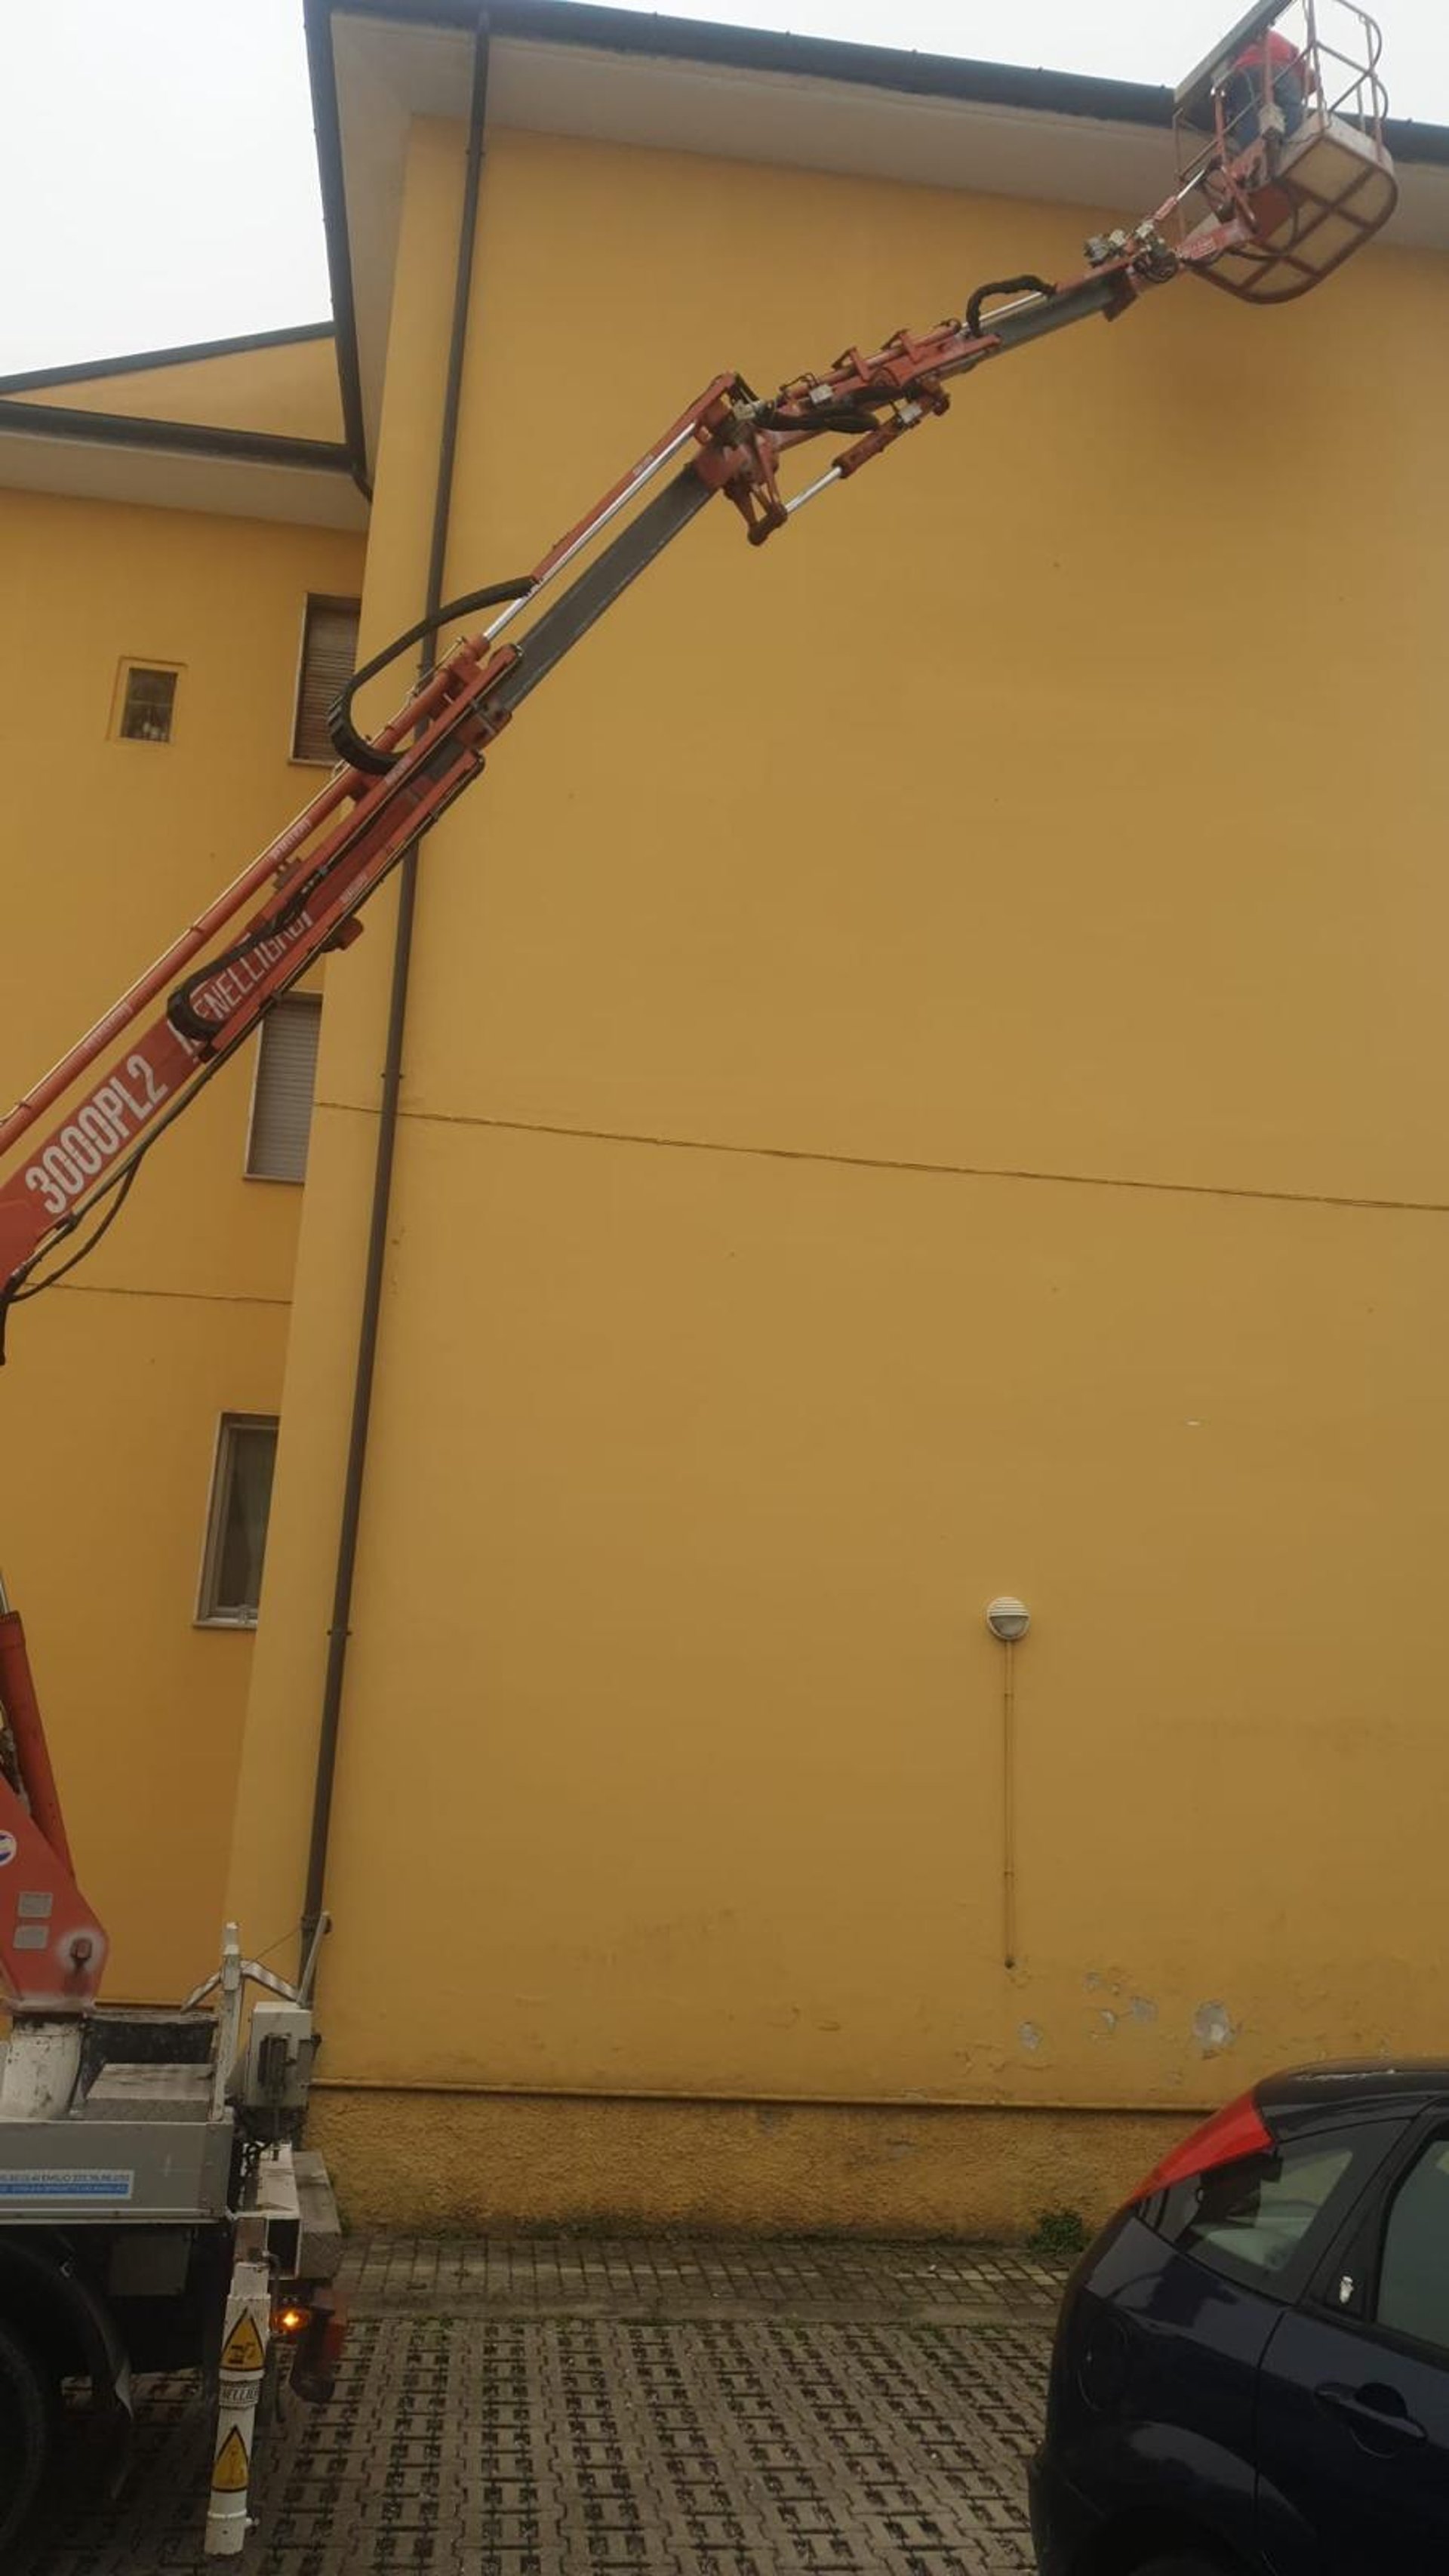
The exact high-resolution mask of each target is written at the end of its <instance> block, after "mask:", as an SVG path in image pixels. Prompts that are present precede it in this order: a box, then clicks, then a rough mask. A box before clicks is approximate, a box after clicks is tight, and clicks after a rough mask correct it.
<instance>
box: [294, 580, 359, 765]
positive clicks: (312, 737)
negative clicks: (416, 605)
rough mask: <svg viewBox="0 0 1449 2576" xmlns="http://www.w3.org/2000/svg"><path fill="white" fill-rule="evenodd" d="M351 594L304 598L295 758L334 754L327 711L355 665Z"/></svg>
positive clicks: (324, 757) (329, 760)
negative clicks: (346, 595) (305, 600)
mask: <svg viewBox="0 0 1449 2576" xmlns="http://www.w3.org/2000/svg"><path fill="white" fill-rule="evenodd" d="M360 606H361V602H360V601H358V600H355V599H309V600H308V602H307V619H306V624H305V625H304V627H303V629H302V667H301V671H300V673H299V675H298V680H297V721H296V724H295V726H294V728H293V732H292V758H293V759H294V760H325V761H326V762H327V764H328V767H329V768H330V767H331V765H332V763H333V761H334V760H335V759H336V757H337V754H336V752H335V751H334V750H333V748H332V736H331V735H330V733H329V732H328V730H327V710H328V708H329V707H330V706H331V704H332V701H333V699H334V698H335V697H336V696H337V693H338V691H339V689H341V688H342V687H343V685H344V683H345V682H346V681H348V680H350V679H351V677H352V674H353V671H354V670H355V669H356V667H357V618H358V611H359V608H360Z"/></svg>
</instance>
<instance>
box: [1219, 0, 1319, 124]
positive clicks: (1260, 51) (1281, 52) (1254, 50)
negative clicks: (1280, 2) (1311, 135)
mask: <svg viewBox="0 0 1449 2576" xmlns="http://www.w3.org/2000/svg"><path fill="white" fill-rule="evenodd" d="M1312 79H1313V74H1312V70H1311V68H1310V65H1309V63H1308V60H1307V57H1306V56H1305V55H1304V54H1301V53H1300V52H1299V50H1298V47H1297V46H1296V45H1295V44H1293V43H1292V42H1291V40H1290V39H1289V38H1288V37H1287V36H1283V35H1280V34H1279V32H1278V30H1277V28H1276V27H1270V28H1268V30H1267V31H1266V33H1265V34H1263V35H1261V36H1255V37H1254V38H1253V40H1252V43H1251V44H1247V45H1244V47H1243V50H1242V52H1241V53H1240V54H1239V55H1238V56H1237V57H1236V59H1235V61H1234V63H1233V67H1232V70H1231V71H1230V72H1229V74H1228V79H1227V85H1226V88H1225V90H1224V92H1223V108H1224V114H1225V117H1226V121H1227V129H1228V138H1229V141H1230V143H1231V145H1232V148H1233V151H1234V152H1235V153H1236V152H1246V150H1247V148H1248V145H1249V144H1250V143H1256V142H1257V141H1258V139H1259V137H1260V136H1261V135H1262V134H1264V133H1265V132H1268V133H1274V132H1277V131H1278V130H1279V129H1278V127H1277V125H1276V123H1269V122H1267V121H1266V120H1265V116H1264V110H1265V109H1267V108H1276V109H1277V111H1278V114H1279V115H1280V116H1281V117H1282V120H1283V123H1282V129H1281V131H1282V134H1283V138H1284V140H1285V141H1286V139H1287V137H1288V136H1289V135H1291V134H1296V133H1297V131H1298V129H1299V127H1300V126H1301V124H1302V123H1303V117H1304V112H1305V110H1306V108H1307V105H1308V94H1309V89H1310V87H1311V84H1312Z"/></svg>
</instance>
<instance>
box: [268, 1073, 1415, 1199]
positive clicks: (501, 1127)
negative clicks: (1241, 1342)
mask: <svg viewBox="0 0 1449 2576" xmlns="http://www.w3.org/2000/svg"><path fill="white" fill-rule="evenodd" d="M316 1106H317V1107H318V1108H319V1109H336V1110H341V1111H343V1112H346V1113H349V1114H350V1115H352V1116H354V1117H359V1118H372V1117H375V1116H376V1115H377V1112H376V1111H375V1110H374V1109H370V1108H367V1107H364V1106H363V1105H362V1104H361V1103H360V1102H358V1101H355V1100H319V1101H318V1102H317V1104H316ZM401 1115H402V1116H403V1117H404V1118H409V1119H412V1120H414V1121H416V1123H417V1124H418V1125H419V1126H424V1127H427V1126H432V1127H484V1128H489V1129H492V1130H494V1131H495V1132H498V1133H502V1134H504V1135H515V1136H564V1137H571V1138H572V1139H574V1141H575V1142H577V1143H579V1144H585V1145H648V1146H654V1147H656V1148H657V1149H658V1150H660V1151H662V1152H666V1153H676V1154H734V1155H739V1156H742V1157H743V1158H744V1159H746V1160H751V1159H754V1160H760V1161H765V1162H779V1163H818V1164H822V1165H826V1166H834V1167H838V1168H839V1169H842V1170H845V1171H860V1172H916V1173H920V1174H923V1175H925V1176H927V1177H931V1178H936V1179H941V1180H961V1181H1033V1182H1036V1183H1038V1184H1040V1185H1041V1186H1043V1187H1045V1188H1055V1189H1075V1190H1137V1191H1141V1192H1143V1193H1144V1194H1145V1195H1147V1196H1148V1197H1155V1198H1164V1197H1165V1198H1196V1199H1243V1200H1249V1201H1253V1200H1258V1201H1262V1202H1263V1203H1265V1204H1266V1205H1268V1206H1270V1207H1271V1206H1276V1207H1323V1208H1346V1209H1354V1210H1358V1211H1361V1212H1363V1213H1365V1214H1381V1215H1386V1216H1449V1200H1445V1199H1390V1198H1367V1197H1356V1196H1354V1195H1353V1194H1352V1193H1351V1192H1348V1191H1332V1190H1270V1189H1254V1188H1252V1187H1251V1186H1249V1185H1246V1184H1238V1183H1233V1182H1227V1181H1148V1180H1134V1179H1132V1178H1131V1177H1130V1176H1128V1175H1125V1174H1123V1173H1118V1172H1051V1171H1032V1170H1029V1169H1026V1168H1024V1167H1019V1166H1017V1165H1014V1164H1009V1163H1004V1164H996V1163H943V1162H929V1161H925V1160H922V1159H918V1158H916V1157H912V1156H909V1155H896V1154H832V1153H827V1152H826V1151H825V1150H824V1149H823V1148H822V1147H819V1146H812V1145H740V1144H734V1143H732V1142H730V1141H728V1140H727V1139H724V1138H720V1137H714V1136H650V1135H644V1134H640V1133H638V1132H636V1131H635V1130H632V1129H629V1128H622V1127H569V1126H565V1125H561V1124H557V1123H555V1122H553V1121H550V1120H548V1119H541V1118H487V1117H470V1116H467V1115H466V1114H464V1113H462V1112H460V1111H457V1110H439V1109H404V1110H403V1111H402V1112H401Z"/></svg>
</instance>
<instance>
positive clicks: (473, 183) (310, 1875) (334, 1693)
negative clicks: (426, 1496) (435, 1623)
mask: <svg viewBox="0 0 1449 2576" xmlns="http://www.w3.org/2000/svg"><path fill="white" fill-rule="evenodd" d="M487 106H488V19H487V15H486V13H480V16H479V19H478V24H477V29H476V32H475V35H474V40H473V93H472V99H471V102H470V106H469V115H468V161H467V169H466V173H465V176H464V180H463V211H462V216H461V218H460V222H459V227H458V265H457V274H456V277H455V280H454V286H453V328H452V337H451V340H450V342H449V345H448V372H447V378H446V382H445V385H444V390H443V422H442V435H441V438H440V441H439V447H438V479H437V485H436V488H435V491H434V497H433V535H432V546H431V551H430V553H429V558H428V587H427V602H426V608H427V614H428V615H429V616H430V617H431V616H435V615H436V613H437V611H438V608H439V606H440V604H441V601H442V596H443V569H444V564H445V560H446V556H447V551H448V521H449V518H450V515H451V509H452V499H453V467H454V461H455V458H456V456H457V451H458V414H459V398H460V394H461V391H462V383H463V357H464V351H465V348H466V344H467V337H468V299H469V295H470V292H471V288H472V283H473V244H474V237H475V234H476V232H477V228H478V194H479V188H480V184H481V181H482V176H483V124H484V118H485V115H486V112H487ZM437 658H438V657H437V649H436V642H435V639H433V638H431V637H430V638H429V641H428V643H427V644H426V645H425V647H424V650H423V652H422V655H421V656H420V659H419V665H418V677H419V679H420V680H424V679H426V678H427V676H428V673H429V672H430V671H431V670H432V668H433V666H434V664H435V662H436V661H437ZM423 837H424V836H423V835H422V834H419V836H418V839H417V840H416V841H414V842H413V844H412V846H411V848H410V849H409V850H408V851H407V852H406V853H405V855H404V857H403V860H402V864H401V869H400V879H401V893H400V897H399V901H398V916H397V934H396V937H395V940H394V943H393V952H392V992H391V996H390V999H389V1003H388V1016H387V1044H386V1049H385V1052H384V1056H383V1068H382V1103H381V1111H380V1115H379V1119H378V1129H377V1160H376V1163H375V1165H374V1168H373V1179H372V1216H371V1222H370V1225H369V1229H368V1237H367V1260H366V1266H365V1268H364V1272H363V1287H362V1320H361V1324H360V1326H359V1330H358V1336H357V1374H356V1376H355V1378H354V1380H353V1389H352V1424H351V1430H350V1433H349V1436H348V1444H347V1467H346V1471H345V1474H344V1476H343V1482H342V1519H341V1525H340V1528H339V1530H338V1535H337V1570H336V1575H335V1578H334V1581H333V1588H332V1624H331V1626H330V1628H329V1629H328V1632H327V1671H326V1675H325V1678H324V1680H323V1684H322V1718H321V1725H320V1729H319V1732H318V1739H317V1774H316V1780H315V1784H314V1787H313V1791H312V1838H311V1844H310V1847H309V1850H308V1853H307V1891H306V1895H305V1898H304V1900H303V1906H302V1956H303V1959H304V1960H305V1959H306V1957H307V1954H308V1952H309V1950H310V1948H311V1946H312V1941H313V1938H314V1936H315V1934H316V1931H317V1927H318V1925H319V1924H320V1922H321V1919H322V1910H323V1895H324V1891H325V1887H326V1880H327V1846H328V1841H329V1839H330V1835H331V1827H332V1793H333V1785H334V1782H335V1780H336V1776H337V1742H338V1736H339V1733H340V1730H341V1722H342V1686H343V1680H344V1676H345V1674H346V1669H347V1640H348V1635H349V1632H350V1628H351V1622H352V1584H353V1576H354V1573H355V1571H356V1566H357V1536H358V1528H359V1524H360V1522H361V1518H362V1486H363V1477H364V1474H365V1471H366V1466H367V1435H368V1428H369V1424H370V1422H371V1417H372V1388H373V1375H374V1370H375V1366H376V1360H377V1333H378V1321H379V1317H380V1315H381V1312H382V1282H383V1271H384V1267H385V1264H386V1257H387V1225H388V1212H389V1208H390V1206H391V1201H392V1172H393V1159H394V1155H395V1151H396V1146H397V1116H398V1098H399V1094H400V1091H401V1088H402V1049H403V1029H404V1024H405V1021H406V1018H407V999H408V970H409V967H410V965H411V962H412V946H413V923H414V918H415V915H416V911H417V886H418V850H419V847H420V845H421V842H422V839H423Z"/></svg>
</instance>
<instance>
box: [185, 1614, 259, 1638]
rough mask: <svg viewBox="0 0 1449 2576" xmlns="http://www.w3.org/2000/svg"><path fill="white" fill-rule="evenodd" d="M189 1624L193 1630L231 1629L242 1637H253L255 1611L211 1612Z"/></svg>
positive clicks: (255, 1630)
mask: <svg viewBox="0 0 1449 2576" xmlns="http://www.w3.org/2000/svg"><path fill="white" fill-rule="evenodd" d="M191 1624H192V1626H193V1628H231V1629H233V1630H237V1631H239V1632H240V1634H241V1635H242V1636H244V1637H254V1636H255V1635H256V1632H257V1614H256V1612H255V1610H250V1611H247V1610H213V1611H211V1612H210V1613H209V1614H208V1616H207V1617H205V1618H199V1617H198V1618H195V1619H193V1620H192V1622H191Z"/></svg>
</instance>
